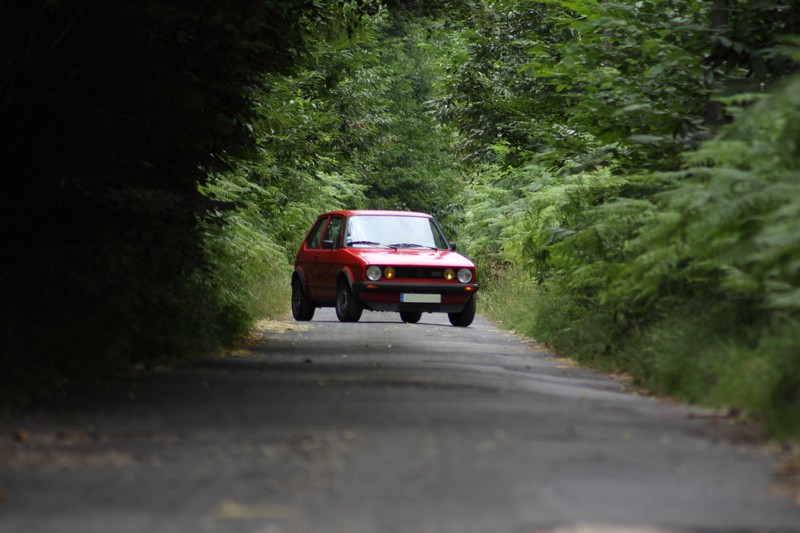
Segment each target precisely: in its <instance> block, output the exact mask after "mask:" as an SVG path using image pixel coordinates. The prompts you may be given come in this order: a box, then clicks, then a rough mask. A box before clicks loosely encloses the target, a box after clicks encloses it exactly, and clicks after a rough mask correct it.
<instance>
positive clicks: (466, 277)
mask: <svg viewBox="0 0 800 533" xmlns="http://www.w3.org/2000/svg"><path fill="white" fill-rule="evenodd" d="M458 281H460V282H461V283H469V282H470V281H472V271H471V270H470V269H468V268H462V269H460V270H459V271H458Z"/></svg>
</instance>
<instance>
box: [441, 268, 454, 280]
mask: <svg viewBox="0 0 800 533" xmlns="http://www.w3.org/2000/svg"><path fill="white" fill-rule="evenodd" d="M444 279H446V280H447V281H450V280H452V279H456V271H455V270H453V269H452V268H448V269H446V270H445V271H444Z"/></svg>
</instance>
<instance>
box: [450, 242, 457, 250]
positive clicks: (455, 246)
mask: <svg viewBox="0 0 800 533" xmlns="http://www.w3.org/2000/svg"><path fill="white" fill-rule="evenodd" d="M457 248H458V245H457V244H456V243H454V242H451V243H450V249H451V250H452V251H454V252H455V251H457Z"/></svg>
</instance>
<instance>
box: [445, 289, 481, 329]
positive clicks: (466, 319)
mask: <svg viewBox="0 0 800 533" xmlns="http://www.w3.org/2000/svg"><path fill="white" fill-rule="evenodd" d="M447 318H449V319H450V323H451V324H453V325H454V326H456V327H458V328H465V327H467V326H469V325H470V324H472V320H473V319H474V318H475V297H474V296H473V297H472V298H470V299H469V301H468V302H467V304H466V305H465V306H464V309H462V310H461V312H460V313H447Z"/></svg>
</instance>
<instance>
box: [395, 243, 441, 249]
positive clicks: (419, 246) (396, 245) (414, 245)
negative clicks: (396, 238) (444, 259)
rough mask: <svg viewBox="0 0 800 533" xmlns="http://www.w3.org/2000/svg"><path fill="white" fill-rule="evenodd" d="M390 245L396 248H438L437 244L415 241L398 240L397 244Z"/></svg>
mask: <svg viewBox="0 0 800 533" xmlns="http://www.w3.org/2000/svg"><path fill="white" fill-rule="evenodd" d="M388 246H389V248H392V249H394V250H397V249H398V248H429V249H431V250H438V248H437V247H435V246H425V245H424V244H416V243H413V242H398V243H396V244H389V245H388Z"/></svg>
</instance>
